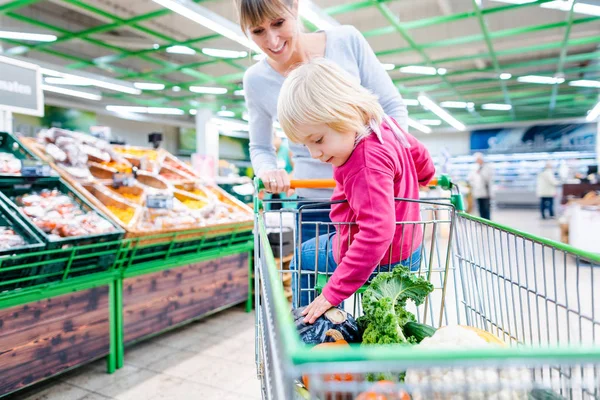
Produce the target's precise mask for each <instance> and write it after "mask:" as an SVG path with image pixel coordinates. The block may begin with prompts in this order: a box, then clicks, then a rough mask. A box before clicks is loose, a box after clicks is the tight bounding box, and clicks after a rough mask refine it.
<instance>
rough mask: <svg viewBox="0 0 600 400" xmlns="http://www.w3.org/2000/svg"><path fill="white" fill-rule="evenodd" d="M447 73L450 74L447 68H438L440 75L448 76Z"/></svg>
mask: <svg viewBox="0 0 600 400" xmlns="http://www.w3.org/2000/svg"><path fill="white" fill-rule="evenodd" d="M447 72H448V70H447V69H446V68H438V69H437V73H438V75H446V73H447Z"/></svg>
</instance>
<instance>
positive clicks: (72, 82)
mask: <svg viewBox="0 0 600 400" xmlns="http://www.w3.org/2000/svg"><path fill="white" fill-rule="evenodd" d="M44 82H46V83H49V84H51V85H65V86H91V85H92V84H91V83H90V82H89V81H88V80H87V79H84V78H81V79H65V78H56V77H53V76H50V77H48V76H47V77H46V78H44Z"/></svg>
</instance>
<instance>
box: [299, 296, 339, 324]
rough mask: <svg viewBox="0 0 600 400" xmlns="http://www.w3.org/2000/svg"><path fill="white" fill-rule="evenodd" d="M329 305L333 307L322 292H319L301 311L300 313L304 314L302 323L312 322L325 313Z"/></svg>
mask: <svg viewBox="0 0 600 400" xmlns="http://www.w3.org/2000/svg"><path fill="white" fill-rule="evenodd" d="M331 307H333V305H332V304H331V303H330V302H329V301H327V299H326V298H325V296H323V294H320V295H319V296H318V297H317V298H316V299H314V301H313V302H312V303H310V304H309V305H308V306H307V307H306V308H305V309H304V311H302V315H304V316H305V317H304V323H309V324H314V323H315V321H316V320H317V318H319V317H320V316H321V315H323V314H325V312H326V311H327V310H329V309H330V308H331Z"/></svg>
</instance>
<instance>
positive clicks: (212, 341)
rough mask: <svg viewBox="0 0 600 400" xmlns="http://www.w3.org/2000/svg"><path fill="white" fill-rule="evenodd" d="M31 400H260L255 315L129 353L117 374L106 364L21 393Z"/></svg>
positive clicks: (240, 313) (189, 329) (209, 322)
mask: <svg viewBox="0 0 600 400" xmlns="http://www.w3.org/2000/svg"><path fill="white" fill-rule="evenodd" d="M13 398H14V399H26V400H101V399H118V400H187V399H190V400H191V399H193V400H256V399H260V398H261V396H260V384H259V381H258V380H257V378H256V368H255V366H254V313H250V314H247V313H245V312H244V310H243V308H242V307H235V308H233V309H230V310H227V311H223V312H221V313H219V314H217V315H214V316H211V317H209V318H207V319H204V320H201V321H198V322H194V323H192V324H190V325H187V326H185V327H182V328H180V329H177V330H175V331H172V332H169V333H167V334H165V335H162V336H158V337H156V338H155V339H151V340H148V341H146V342H143V343H140V344H138V345H136V346H133V347H132V348H128V349H126V352H125V365H124V367H123V368H122V369H119V370H118V371H117V372H115V373H114V374H112V375H109V374H107V373H106V362H105V360H99V361H96V362H95V363H93V364H91V365H89V366H86V367H83V368H80V369H76V370H74V371H73V372H70V373H68V374H65V375H63V376H61V377H59V378H57V379H53V380H50V381H48V382H46V383H43V384H41V385H38V386H36V387H33V388H31V389H28V390H27V391H26V392H22V393H17V394H16V395H15V396H14V397H13Z"/></svg>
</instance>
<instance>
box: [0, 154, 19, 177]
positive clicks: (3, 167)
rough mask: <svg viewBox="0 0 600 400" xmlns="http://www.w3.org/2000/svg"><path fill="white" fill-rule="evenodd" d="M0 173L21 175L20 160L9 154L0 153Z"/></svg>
mask: <svg viewBox="0 0 600 400" xmlns="http://www.w3.org/2000/svg"><path fill="white" fill-rule="evenodd" d="M0 173H1V174H9V175H18V174H20V173H21V160H19V159H18V158H17V157H15V156H14V155H13V154H10V153H0Z"/></svg>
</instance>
